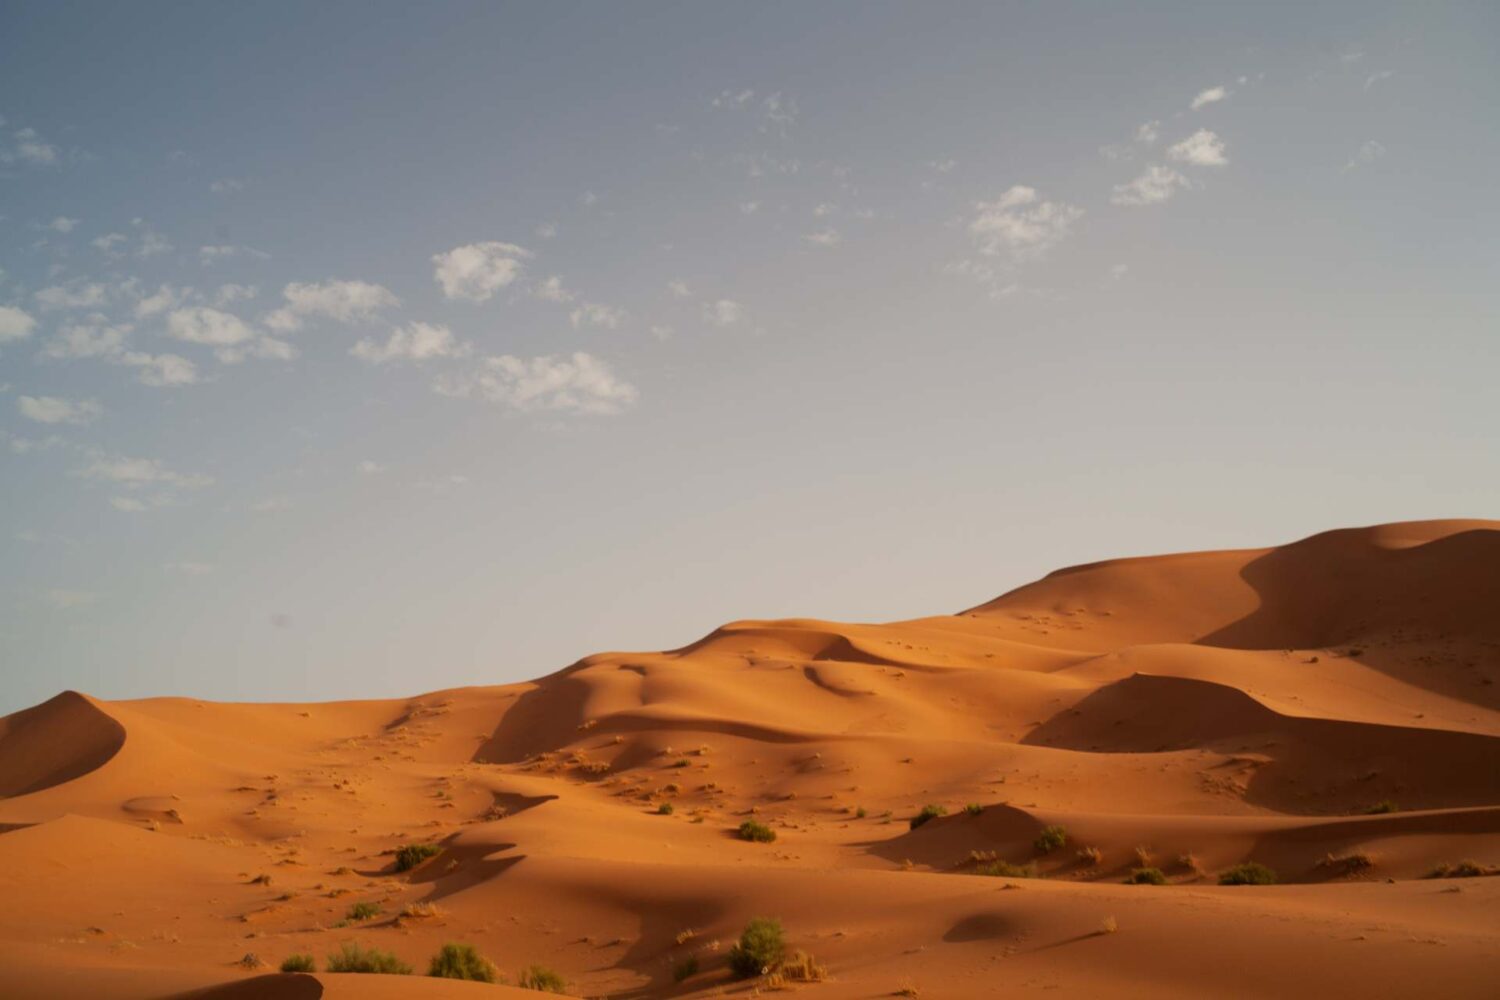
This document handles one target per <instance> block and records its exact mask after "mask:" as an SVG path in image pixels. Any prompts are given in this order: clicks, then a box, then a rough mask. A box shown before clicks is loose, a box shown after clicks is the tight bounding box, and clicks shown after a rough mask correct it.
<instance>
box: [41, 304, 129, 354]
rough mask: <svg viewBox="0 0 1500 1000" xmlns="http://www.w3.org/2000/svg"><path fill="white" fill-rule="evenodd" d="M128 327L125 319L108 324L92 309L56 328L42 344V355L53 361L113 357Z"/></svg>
mask: <svg viewBox="0 0 1500 1000" xmlns="http://www.w3.org/2000/svg"><path fill="white" fill-rule="evenodd" d="M132 329H134V328H133V327H132V326H131V325H130V324H129V323H120V324H111V323H110V322H109V321H108V320H107V319H106V318H105V317H104V316H102V315H100V314H98V313H95V314H94V315H92V316H90V317H88V319H87V320H85V321H84V322H82V323H70V324H67V325H66V326H63V327H62V328H61V329H59V330H58V331H57V333H56V334H55V335H54V336H53V337H52V339H50V340H49V341H47V345H46V346H45V347H44V348H42V356H43V357H46V358H51V359H53V360H57V361H62V360H67V359H69V358H99V357H104V358H108V357H113V356H114V355H116V354H119V353H120V352H121V351H122V350H124V348H125V338H126V336H127V335H129V333H130V332H131V330H132Z"/></svg>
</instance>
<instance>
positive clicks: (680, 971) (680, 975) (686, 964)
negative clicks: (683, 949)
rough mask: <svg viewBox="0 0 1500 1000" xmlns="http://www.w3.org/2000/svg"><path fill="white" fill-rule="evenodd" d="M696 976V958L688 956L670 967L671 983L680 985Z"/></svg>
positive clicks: (695, 956)
mask: <svg viewBox="0 0 1500 1000" xmlns="http://www.w3.org/2000/svg"><path fill="white" fill-rule="evenodd" d="M697 974H698V956H697V955H689V956H688V957H687V958H684V959H683V960H682V961H680V962H678V963H677V964H676V965H675V966H673V967H672V982H674V983H680V982H682V981H683V980H684V979H691V978H692V977H693V976H696V975H697Z"/></svg>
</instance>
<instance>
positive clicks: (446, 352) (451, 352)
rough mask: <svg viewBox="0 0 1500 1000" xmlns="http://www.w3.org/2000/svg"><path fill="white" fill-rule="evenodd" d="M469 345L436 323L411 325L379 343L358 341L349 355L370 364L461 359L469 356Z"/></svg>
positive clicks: (414, 323)
mask: <svg viewBox="0 0 1500 1000" xmlns="http://www.w3.org/2000/svg"><path fill="white" fill-rule="evenodd" d="M469 351H470V347H469V345H468V344H465V343H461V342H460V341H459V340H458V338H456V337H454V336H453V331H452V330H450V329H448V328H447V327H446V326H443V325H441V324H439V323H421V322H412V323H408V324H406V325H405V326H402V327H397V328H396V329H394V330H392V331H391V335H390V336H389V337H387V338H386V340H385V341H384V342H383V343H382V342H379V341H376V340H372V339H370V338H365V339H362V340H360V341H359V342H358V343H357V344H355V345H354V346H353V347H351V348H350V349H349V353H350V354H352V355H354V356H355V357H356V358H359V359H360V360H361V361H368V362H369V363H370V364H375V365H381V364H389V363H390V362H392V361H414V362H422V361H431V360H433V359H436V358H462V357H466V356H467V355H468V354H469Z"/></svg>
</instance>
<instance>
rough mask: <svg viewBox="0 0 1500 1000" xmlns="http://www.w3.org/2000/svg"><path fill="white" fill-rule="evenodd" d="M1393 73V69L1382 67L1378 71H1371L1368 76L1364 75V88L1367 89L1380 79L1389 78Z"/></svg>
mask: <svg viewBox="0 0 1500 1000" xmlns="http://www.w3.org/2000/svg"><path fill="white" fill-rule="evenodd" d="M1395 75H1396V73H1395V71H1394V70H1389V69H1383V70H1381V71H1380V72H1379V73H1371V74H1370V75H1369V76H1367V77H1365V90H1369V89H1370V88H1371V87H1373V86H1375V85H1376V84H1377V83H1379V82H1380V81H1381V80H1389V79H1390V78H1391V77H1393V76H1395Z"/></svg>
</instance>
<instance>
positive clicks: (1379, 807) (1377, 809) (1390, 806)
mask: <svg viewBox="0 0 1500 1000" xmlns="http://www.w3.org/2000/svg"><path fill="white" fill-rule="evenodd" d="M1400 811H1401V807H1400V806H1398V805H1396V803H1394V802H1392V801H1391V800H1390V799H1381V800H1380V801H1379V802H1377V803H1375V804H1374V805H1372V806H1368V807H1367V808H1366V809H1365V815H1366V816H1380V815H1383V814H1385V813H1393V812H1400Z"/></svg>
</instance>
